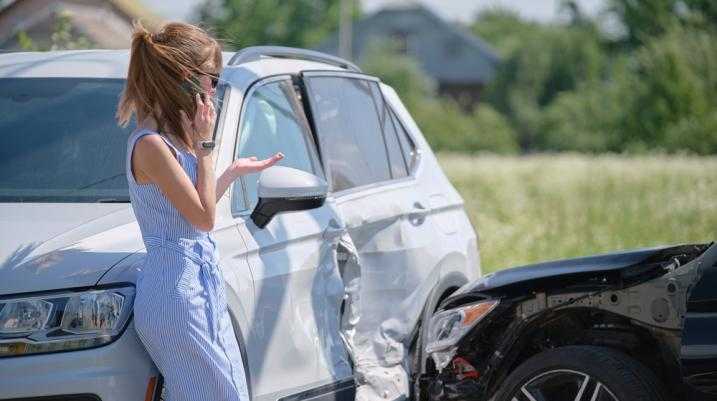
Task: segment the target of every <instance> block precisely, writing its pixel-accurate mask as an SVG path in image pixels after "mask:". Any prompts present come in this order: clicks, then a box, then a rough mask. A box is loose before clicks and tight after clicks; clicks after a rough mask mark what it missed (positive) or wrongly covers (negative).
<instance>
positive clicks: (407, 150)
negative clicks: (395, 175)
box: [389, 108, 416, 171]
mask: <svg viewBox="0 0 717 401" xmlns="http://www.w3.org/2000/svg"><path fill="white" fill-rule="evenodd" d="M389 111H390V114H391V120H392V121H393V126H394V128H395V129H396V134H397V135H398V141H399V143H400V144H401V151H402V152H403V156H404V158H405V159H406V164H407V165H408V171H411V170H413V166H414V164H415V163H416V144H415V143H413V140H412V139H411V137H410V136H409V135H408V132H406V128H405V127H404V126H403V124H402V123H401V121H400V120H399V119H398V117H397V116H396V113H394V111H393V110H390V108H389Z"/></svg>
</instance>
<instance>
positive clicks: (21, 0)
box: [0, 0, 162, 48]
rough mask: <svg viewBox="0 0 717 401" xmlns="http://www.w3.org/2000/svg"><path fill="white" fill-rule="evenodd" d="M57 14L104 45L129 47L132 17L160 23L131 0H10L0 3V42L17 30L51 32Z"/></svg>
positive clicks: (148, 24) (153, 25) (148, 23)
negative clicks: (65, 17)
mask: <svg viewBox="0 0 717 401" xmlns="http://www.w3.org/2000/svg"><path fill="white" fill-rule="evenodd" d="M57 13H63V14H65V15H66V16H67V17H68V18H69V19H70V21H71V23H72V27H73V29H74V30H76V31H77V32H79V33H80V34H81V35H82V36H85V37H87V39H89V40H90V41H91V42H93V43H94V44H96V45H97V46H98V47H105V48H126V47H129V43H130V38H131V34H132V25H131V23H132V21H133V20H137V19H139V20H141V21H142V22H143V24H144V25H145V26H146V27H148V28H149V29H157V28H158V27H159V26H160V25H161V23H162V20H161V18H159V17H158V16H156V15H155V14H153V13H151V12H150V11H148V10H147V9H146V8H144V7H143V6H142V5H141V4H140V3H139V2H137V1H135V0H109V1H96V0H65V1H47V0H11V1H6V2H5V3H3V4H1V5H0V23H1V24H0V25H2V28H1V29H0V43H6V42H8V41H11V40H12V38H13V37H14V36H15V35H16V34H17V33H18V32H19V31H30V32H31V31H33V30H37V29H40V32H45V31H47V30H50V31H51V27H52V25H53V24H54V17H53V15H55V14H57ZM40 27H43V28H40Z"/></svg>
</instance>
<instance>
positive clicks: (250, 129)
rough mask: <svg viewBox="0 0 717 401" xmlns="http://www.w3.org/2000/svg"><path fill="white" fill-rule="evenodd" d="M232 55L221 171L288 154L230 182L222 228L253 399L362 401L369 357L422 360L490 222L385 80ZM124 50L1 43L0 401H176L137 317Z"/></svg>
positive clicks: (331, 63) (251, 52) (290, 57)
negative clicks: (123, 119)
mask: <svg viewBox="0 0 717 401" xmlns="http://www.w3.org/2000/svg"><path fill="white" fill-rule="evenodd" d="M224 56H225V63H226V65H225V69H224V72H223V74H222V77H221V82H222V83H221V84H220V87H219V90H218V94H217V102H218V104H219V108H218V110H220V111H219V114H218V122H217V128H216V132H215V140H216V141H217V142H218V149H217V152H218V153H217V163H216V164H217V166H216V168H217V172H221V171H223V170H224V168H226V166H227V165H228V164H229V163H231V162H232V160H233V159H235V158H238V157H246V156H257V157H259V158H263V157H266V156H268V155H270V154H273V153H274V152H276V151H281V152H283V153H284V155H285V158H284V159H283V160H282V161H281V162H280V164H281V165H282V166H283V167H273V168H270V169H268V170H266V171H264V172H263V173H262V175H261V177H259V176H258V175H248V176H244V177H242V178H241V179H240V180H237V181H236V182H235V183H234V184H233V187H232V189H231V190H230V191H227V193H226V195H225V196H224V197H223V198H221V199H219V200H218V201H217V215H216V224H215V229H214V231H213V232H212V236H213V238H214V239H215V240H216V243H217V245H218V250H219V254H220V256H221V262H220V266H221V268H222V269H223V272H224V273H223V274H224V277H225V279H226V283H225V286H226V288H227V297H228V300H229V304H230V315H231V316H232V320H233V323H234V327H235V332H236V335H237V338H238V340H239V342H240V345H241V348H242V352H243V353H244V356H245V358H244V359H245V364H246V365H247V366H246V368H247V377H248V379H249V382H250V383H249V384H250V392H251V394H252V398H253V399H254V400H260V401H274V400H278V399H281V400H283V401H289V400H299V399H305V398H308V397H310V398H313V399H321V400H323V399H332V400H333V399H336V398H338V399H341V400H352V399H353V397H354V396H356V391H357V388H356V386H357V385H356V384H355V381H354V377H355V376H357V375H356V374H355V373H356V369H357V367H358V366H364V367H366V366H379V365H380V366H383V367H385V366H389V365H390V364H391V363H393V364H395V365H401V366H403V367H404V368H405V370H411V369H412V367H411V366H410V355H411V353H412V352H414V351H413V350H412V347H413V344H415V343H416V341H415V340H416V338H417V336H418V333H419V331H420V330H419V327H421V321H423V320H425V319H424V318H423V316H424V315H425V316H429V315H430V313H432V312H433V311H434V310H435V308H436V306H437V304H438V303H439V301H440V300H442V299H443V298H444V297H446V296H447V295H448V294H449V293H451V292H452V291H454V290H455V289H457V288H458V287H460V286H461V285H463V284H465V283H468V282H469V281H472V280H473V279H475V278H477V277H478V276H480V266H479V257H478V250H477V240H476V234H475V232H474V230H473V228H472V227H471V224H470V222H469V220H468V218H467V216H466V213H465V211H464V209H463V201H462V199H461V197H460V196H459V194H458V193H457V192H456V190H455V189H454V188H453V186H452V185H451V184H450V182H449V181H448V180H447V179H446V177H445V175H444V174H443V172H442V171H441V169H440V167H439V165H438V163H437V161H436V158H435V157H434V155H433V153H432V152H431V149H430V148H429V146H428V144H427V143H426V141H425V139H424V137H423V135H422V134H421V132H420V130H419V129H418V127H417V126H416V123H415V122H414V121H413V119H412V118H411V116H410V115H409V113H408V112H407V111H406V109H405V107H404V106H403V104H402V103H401V101H400V100H399V98H398V96H397V95H396V92H395V91H394V90H393V89H391V88H390V87H389V86H387V85H385V84H382V83H381V82H380V80H379V79H378V78H376V77H372V76H368V75H365V74H363V73H361V71H360V70H359V69H358V68H357V67H355V66H354V65H352V64H351V63H349V62H346V61H344V60H341V59H338V58H335V57H332V56H328V55H324V54H321V53H316V52H312V51H307V50H300V49H290V48H280V47H256V48H247V49H245V50H242V51H240V52H238V53H236V54H234V53H225V54H224ZM128 59H129V54H128V52H127V51H106V50H96V51H57V52H45V53H6V54H2V55H0V133H1V135H0V400H8V399H12V400H29V399H32V400H44V399H45V398H44V397H47V400H63V401H84V400H88V401H89V400H103V401H127V400H137V401H139V400H142V399H144V400H151V399H158V398H159V397H160V393H161V390H160V389H161V375H160V374H159V372H158V371H157V369H156V367H155V366H154V364H153V363H152V361H151V359H150V358H149V356H148V355H147V354H146V352H145V350H144V348H143V347H142V344H141V343H140V342H139V340H138V338H137V336H136V334H135V331H134V328H133V326H132V300H133V296H134V284H133V283H134V282H135V278H136V276H137V274H138V273H139V268H141V263H140V262H141V260H142V258H143V257H144V255H145V252H144V247H143V243H142V239H141V236H140V232H139V228H138V226H137V224H136V221H135V219H134V215H133V213H132V209H131V207H130V204H129V196H128V191H127V182H126V175H125V157H126V146H127V138H128V135H129V133H130V131H131V129H132V127H130V129H121V128H119V127H117V125H116V123H115V120H114V118H113V116H114V111H115V107H116V104H117V100H118V95H119V93H120V91H121V89H122V87H123V85H124V79H125V74H126V70H127V63H128ZM226 60H229V61H228V62H227V61H226ZM352 255H353V257H354V259H353V261H354V262H356V263H355V265H356V266H357V268H356V269H351V268H349V267H348V266H349V265H348V264H347V262H346V261H347V260H348V259H350V258H351V256H352ZM402 347H405V349H406V352H405V353H402V351H401V348H402ZM371 353H373V354H371ZM368 354H371V355H368ZM362 358H363V359H362ZM372 359H373V360H374V362H375V361H379V362H380V363H377V364H374V365H371V361H370V360H372ZM367 361H369V362H367ZM367 363H368V365H367ZM362 364H363V365H362ZM364 373H365V372H364ZM361 380H362V381H363V383H369V384H371V383H373V384H376V381H375V380H373V379H372V378H371V377H370V375H366V374H363V375H362V377H361ZM378 387H379V388H380V385H378ZM406 387H408V386H406ZM399 392H400V391H399ZM385 395H386V393H384V396H385ZM38 397H39V398H38Z"/></svg>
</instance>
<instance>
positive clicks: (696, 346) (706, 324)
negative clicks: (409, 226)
mask: <svg viewBox="0 0 717 401" xmlns="http://www.w3.org/2000/svg"><path fill="white" fill-rule="evenodd" d="M427 326H428V327H427V328H426V330H425V331H424V332H423V343H422V345H423V348H422V350H423V352H424V353H423V355H422V358H421V359H422V362H423V363H422V369H421V374H420V376H419V378H418V380H417V391H418V393H419V399H421V400H431V401H448V400H489V399H490V400H495V401H502V400H508V401H511V400H517V401H520V400H564V399H565V400H626V399H627V400H663V399H664V400H672V399H674V400H711V399H715V398H717V245H715V244H714V243H712V244H695V245H680V246H670V247H660V248H652V249H641V250H635V251H626V252H619V253H612V254H605V255H597V256H591V257H584V258H577V259H569V260H561V261H555V262H546V263H540V264H536V265H531V266H523V267H516V268H513V269H507V270H503V271H499V272H496V273H494V274H490V275H486V276H484V277H483V278H481V279H478V280H477V281H475V282H473V283H471V284H468V285H466V286H464V287H462V288H461V289H459V290H458V291H457V292H456V293H454V294H453V295H452V296H451V297H449V298H448V299H446V300H445V301H444V302H443V303H442V304H441V306H440V307H439V310H438V312H437V313H436V314H435V315H434V316H433V317H432V319H431V323H430V324H428V325H427Z"/></svg>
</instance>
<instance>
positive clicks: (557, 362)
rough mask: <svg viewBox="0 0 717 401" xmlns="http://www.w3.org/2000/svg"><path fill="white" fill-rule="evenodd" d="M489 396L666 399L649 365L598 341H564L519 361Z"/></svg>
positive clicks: (511, 399)
mask: <svg viewBox="0 0 717 401" xmlns="http://www.w3.org/2000/svg"><path fill="white" fill-rule="evenodd" d="M531 397H532V398H531ZM491 399H492V400H495V401H533V400H535V401H541V400H549V401H563V400H569V401H574V400H579V401H665V400H666V399H667V396H666V395H665V391H664V389H663V387H662V385H661V384H660V382H659V381H658V380H657V377H655V375H654V374H653V373H652V372H651V371H650V370H648V369H647V368H646V367H645V366H644V365H642V364H641V363H639V362H638V361H636V360H635V359H633V358H631V357H629V356H627V355H625V354H623V353H620V352H617V351H615V350H612V349H609V348H603V347H593V346H566V347H560V348H555V349H552V350H548V351H544V352H542V353H540V354H538V355H535V356H533V357H531V358H529V359H528V360H527V361H525V362H523V364H521V365H520V366H518V368H517V369H516V370H514V371H513V372H512V373H510V375H509V376H508V377H507V378H506V380H505V381H504V382H503V383H502V384H501V385H500V387H499V388H498V391H497V392H496V394H495V396H494V397H492V398H491Z"/></svg>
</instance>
